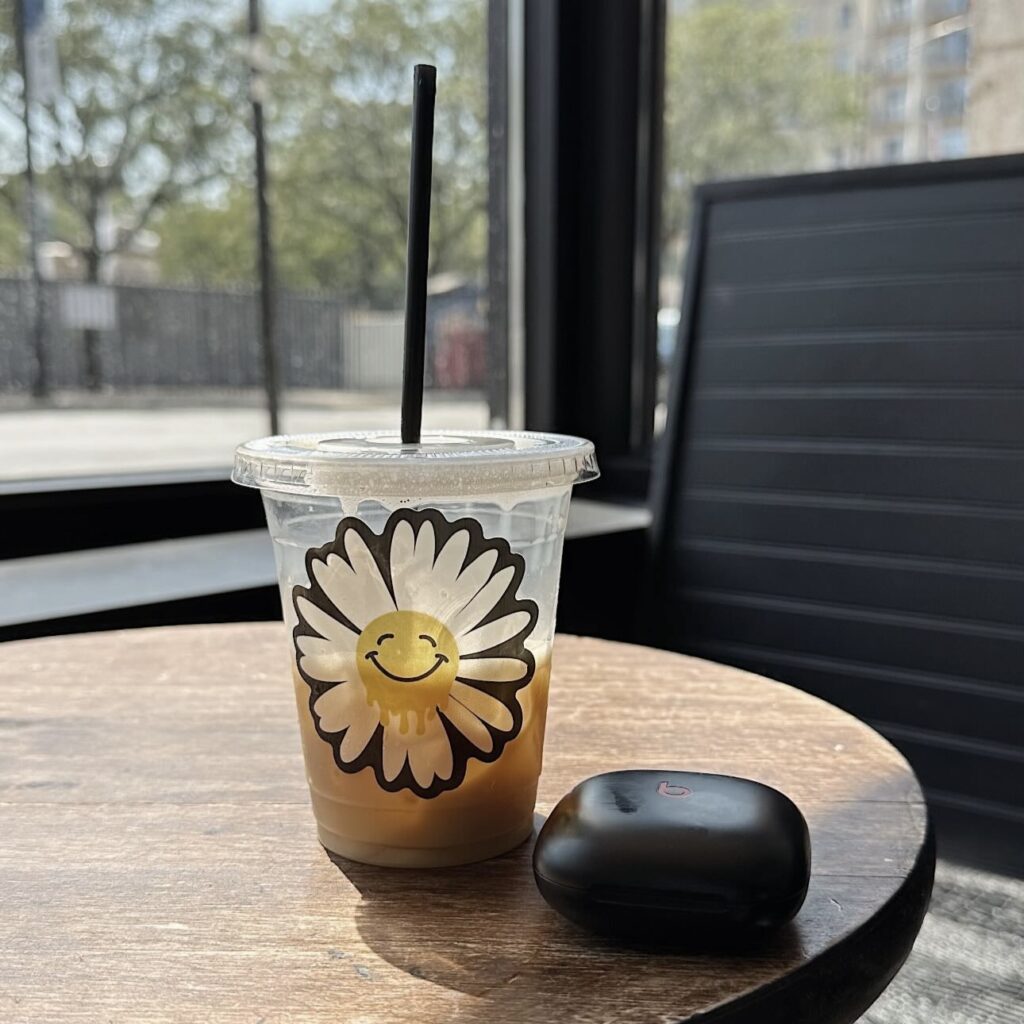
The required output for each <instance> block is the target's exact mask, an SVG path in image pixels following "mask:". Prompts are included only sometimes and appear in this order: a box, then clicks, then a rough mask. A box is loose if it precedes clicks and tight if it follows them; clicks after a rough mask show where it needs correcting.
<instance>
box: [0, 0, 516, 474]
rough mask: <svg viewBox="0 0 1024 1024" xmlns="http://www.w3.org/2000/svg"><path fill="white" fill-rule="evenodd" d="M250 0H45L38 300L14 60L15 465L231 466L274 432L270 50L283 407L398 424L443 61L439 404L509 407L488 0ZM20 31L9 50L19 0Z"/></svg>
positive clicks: (8, 298) (11, 268)
mask: <svg viewBox="0 0 1024 1024" xmlns="http://www.w3.org/2000/svg"><path fill="white" fill-rule="evenodd" d="M37 6H41V5H37ZM246 6H247V5H246V4H245V3H244V2H242V3H225V2H224V0H136V2H133V3H132V4H127V5H126V4H124V3H121V2H119V0H90V2H88V3H87V2H84V0H61V2H54V0H49V2H48V3H47V4H46V8H47V11H48V17H47V18H46V19H45V22H44V24H43V25H42V34H43V37H44V38H43V43H40V41H39V38H37V37H34V39H33V41H32V45H31V46H30V47H29V48H28V57H29V59H30V61H32V63H31V65H30V68H29V73H30V77H29V81H30V85H31V87H32V88H33V90H34V93H33V96H34V99H35V102H33V103H32V105H31V108H30V124H31V129H32V155H33V158H34V165H35V166H34V170H35V185H36V189H35V199H36V209H37V214H38V216H37V218H36V223H37V224H38V232H37V236H36V238H35V242H36V243H37V245H36V247H35V248H36V251H37V254H38V265H39V272H40V277H41V281H40V287H39V289H38V302H37V301H36V294H37V290H36V289H35V288H34V286H33V278H32V275H31V274H30V273H29V271H28V268H29V267H30V266H31V262H30V245H29V241H30V237H29V232H28V231H27V230H26V225H27V223H28V221H27V219H26V173H25V171H26V167H25V134H24V125H23V122H22V119H21V116H20V105H21V90H22V81H21V75H20V74H18V73H16V70H17V68H16V65H15V66H12V67H10V68H8V66H7V65H5V69H4V73H3V75H2V76H0V93H2V97H0V98H2V100H3V104H2V109H3V110H4V111H5V113H4V116H3V117H2V118H0V138H2V140H3V142H4V143H5V144H4V146H3V147H2V148H0V193H2V195H3V198H4V199H5V200H6V202H4V203H2V204H0V300H2V304H0V309H2V310H3V311H4V312H3V315H2V316H0V440H2V441H3V442H5V448H4V459H3V460H2V462H0V477H4V478H7V479H12V478H13V479H29V478H37V477H43V476H45V477H59V476H65V475H78V474H99V473H103V474H106V473H124V472H135V473H137V472H147V471H150V470H164V469H166V470H171V469H173V470H192V469H198V468H203V467H209V468H213V467H217V468H221V469H226V468H227V467H229V466H230V462H231V455H232V449H233V447H234V445H235V444H236V443H238V442H239V441H241V440H244V439H246V438H250V437H254V436H259V435H260V434H265V433H268V432H269V430H268V416H267V396H266V393H265V388H264V382H265V377H266V372H265V356H264V353H265V346H264V345H263V343H262V336H261V323H262V318H261V315H260V310H261V306H260V288H259V284H260V275H259V271H258V266H259V261H258V258H257V256H258V251H259V246H258V238H259V234H258V231H257V213H256V191H255V189H254V163H255V159H254V152H255V151H254V132H253V108H252V104H251V102H250V68H249V60H248V55H249V53H250V52H251V53H252V55H253V61H254V64H255V66H256V75H255V78H254V79H253V82H254V84H253V95H255V96H256V97H257V98H259V99H260V100H261V101H262V110H263V117H264V124H265V130H264V136H265V141H266V152H267V161H268V169H269V185H268V189H267V198H268V208H269V215H270V227H269V240H270V245H269V254H270V257H271V262H272V271H273V274H272V276H273V285H274V287H273V292H272V295H273V304H272V308H273V333H274V342H275V343H274V348H273V351H274V353H275V354H276V364H277V365H276V370H277V376H278V378H279V390H280V425H281V429H282V430H286V431H306V430H319V429H334V428H340V429H344V428H359V427H369V426H385V427H387V426H392V425H394V426H397V423H398V388H399V385H400V375H401V345H402V332H403V315H402V304H403V295H404V264H405V206H406V201H407V187H408V186H407V174H408V143H409V139H408V133H409V103H410V100H411V90H412V84H411V83H412V67H413V65H414V64H415V63H416V62H417V61H423V60H426V61H429V62H431V63H435V64H437V65H438V69H439V71H438V76H439V89H438V103H437V123H436V133H435V145H434V198H433V223H432V252H431V280H430V301H429V314H428V317H429V323H428V357H427V381H428V389H429V390H428V397H427V401H426V410H425V422H426V423H427V425H428V426H429V425H431V424H433V425H441V424H447V425H451V426H455V427H465V428H470V429H472V428H478V427H483V426H486V425H488V422H489V421H490V420H491V418H492V416H496V417H501V418H502V419H504V417H505V415H506V412H505V408H504V406H505V404H506V402H505V399H506V394H507V393H503V389H502V387H501V382H502V381H504V379H505V365H506V364H505V355H506V353H505V350H504V347H503V345H502V341H501V339H502V333H501V332H500V331H491V330H489V329H488V328H489V324H488V316H489V311H492V312H493V310H494V309H496V308H503V305H504V303H503V300H502V301H496V300H495V298H494V297H493V296H492V295H491V294H489V290H488V289H489V284H488V274H487V267H488V238H489V224H490V221H491V218H490V216H489V212H488V201H489V200H488V197H489V194H492V193H493V194H497V193H494V190H492V189H490V187H489V185H490V182H489V174H490V172H491V171H497V172H500V171H501V169H502V166H503V165H502V160H503V159H504V156H503V153H502V152H501V151H499V149H498V148H497V147H496V146H495V143H494V142H493V139H492V136H491V133H490V132H489V130H488V120H489V118H493V117H495V116H498V117H499V118H500V117H501V116H502V114H503V111H502V108H501V102H500V97H499V100H498V101H495V97H494V95H492V96H491V105H490V108H489V93H488V85H489V82H488V72H487V67H488V60H487V50H488V9H489V8H488V3H487V2H486V0H409V2H407V3H393V4H391V3H384V4H382V3H375V2H371V0H302V2H284V0H263V3H262V8H263V9H262V14H263V24H262V32H261V33H259V35H258V36H257V37H256V38H255V40H254V41H251V40H250V39H249V33H248V29H247V25H246V23H245V20H244V18H243V17H242V16H243V15H244V14H245V12H246ZM492 28H494V29H495V30H496V31H502V30H503V25H500V24H499V25H497V26H492ZM47 40H48V41H49V43H48V44H46V41H47ZM0 44H2V45H3V46H4V47H6V49H5V51H4V52H5V53H6V54H8V55H11V54H12V53H13V52H14V45H13V39H12V37H11V35H10V26H9V24H8V20H7V19H4V20H3V23H2V24H0ZM44 44H46V45H44ZM492 45H495V44H493V43H492ZM8 111H14V112H15V113H14V115H13V116H12V115H11V114H9V113H7V112H8ZM504 137H505V136H504V134H501V135H500V138H502V139H503V138H504ZM489 139H492V141H491V142H490V152H489ZM499 191H500V190H499ZM505 212H506V211H505V210H499V219H500V220H501V221H504V219H505V217H504V215H505ZM492 237H494V236H493V235H492ZM37 310H38V314H37ZM33 392H36V393H39V397H33Z"/></svg>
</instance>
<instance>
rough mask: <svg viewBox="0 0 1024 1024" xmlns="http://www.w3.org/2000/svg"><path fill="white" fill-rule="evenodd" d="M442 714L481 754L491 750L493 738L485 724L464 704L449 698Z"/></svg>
mask: <svg viewBox="0 0 1024 1024" xmlns="http://www.w3.org/2000/svg"><path fill="white" fill-rule="evenodd" d="M442 714H443V715H444V717H445V718H447V719H448V721H449V722H451V723H452V725H454V726H455V728H456V729H458V730H459V732H461V733H462V735H463V736H465V737H466V739H467V740H469V742H470V743H472V744H473V746H474V747H476V748H477V750H479V751H480V752H481V753H482V754H489V753H490V752H491V750H492V749H493V747H494V740H493V739H491V734H490V733H489V732H488V731H487V726H485V725H484V723H483V722H481V721H480V719H479V718H477V717H476V715H474V714H473V712H472V711H470V710H469V709H468V708H466V706H465V705H463V704H460V703H459V702H458V701H457V700H449V701H448V704H447V706H446V707H445V708H444V710H443V712H442Z"/></svg>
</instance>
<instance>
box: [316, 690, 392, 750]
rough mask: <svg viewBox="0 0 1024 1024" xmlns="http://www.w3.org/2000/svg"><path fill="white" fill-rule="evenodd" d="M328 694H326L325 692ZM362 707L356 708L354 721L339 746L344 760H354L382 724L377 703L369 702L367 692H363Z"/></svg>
mask: <svg viewBox="0 0 1024 1024" xmlns="http://www.w3.org/2000/svg"><path fill="white" fill-rule="evenodd" d="M325 696H326V694H325ZM360 697H361V707H359V708H357V709H354V712H353V717H352V723H351V725H349V727H348V732H346V733H345V736H344V738H343V739H342V741H341V747H340V748H339V750H340V753H341V758H342V760H343V761H354V760H355V759H356V758H357V757H358V756H359V755H360V754H361V753H362V752H363V751H364V750H365V749H366V744H367V743H369V742H370V740H371V738H372V737H373V734H374V733H375V732H376V731H377V726H378V725H380V717H379V715H378V713H377V705H376V704H368V703H367V701H366V696H365V694H361V695H360Z"/></svg>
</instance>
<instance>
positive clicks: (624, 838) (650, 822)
mask: <svg viewBox="0 0 1024 1024" xmlns="http://www.w3.org/2000/svg"><path fill="white" fill-rule="evenodd" d="M810 869H811V849H810V838H809V836H808V832H807V823H806V822H805V821H804V817H803V815H802V814H801V813H800V811H799V810H798V809H797V807H796V805H795V804H794V803H793V802H792V801H791V800H790V799H789V798H788V797H786V796H784V795H783V794H782V793H780V792H778V790H775V789H772V788H771V787H769V786H764V785H761V784H760V783H758V782H751V781H749V780H747V779H736V778H731V777H729V776H726V775H703V774H698V773H695V772H673V771H623V772H609V773H607V774H605V775H596V776H594V777H593V778H590V779H587V780H586V781H584V782H581V783H580V784H579V785H578V786H576V788H575V789H573V791H572V792H571V793H569V794H568V795H567V796H565V797H563V798H562V800H560V801H559V803H558V805H557V806H556V807H555V809H554V810H553V811H552V812H551V816H550V817H549V818H548V820H547V822H545V824H544V827H543V828H542V829H541V832H540V835H539V836H538V837H537V844H536V847H535V848H534V853H533V870H534V875H535V877H536V879H537V885H538V887H539V888H540V891H541V894H542V895H543V896H544V899H545V900H547V902H548V903H549V904H551V906H552V907H554V908H555V910H557V911H559V912H560V913H561V914H564V915H565V916H566V917H567V918H569V919H570V920H572V921H575V922H576V923H577V924H579V925H582V926H583V927H584V928H588V929H590V930H591V931H596V932H601V933H604V934H607V935H612V936H619V937H623V938H631V939H651V940H655V941H659V942H666V941H667V942H675V943H681V944H685V945H690V946H699V945H701V944H702V943H705V942H707V943H709V944H710V943H719V942H721V941H729V940H733V939H737V940H742V939H748V938H754V937H756V936H757V935H758V934H763V933H764V932H766V931H767V930H769V929H771V928H773V927H775V926H777V925H780V924H782V923H783V922H785V921H788V920H789V919H790V918H792V917H793V916H794V915H795V914H796V912H797V911H798V910H799V909H800V906H801V904H802V903H803V901H804V897H805V895H806V894H807V883H808V880H809V877H810Z"/></svg>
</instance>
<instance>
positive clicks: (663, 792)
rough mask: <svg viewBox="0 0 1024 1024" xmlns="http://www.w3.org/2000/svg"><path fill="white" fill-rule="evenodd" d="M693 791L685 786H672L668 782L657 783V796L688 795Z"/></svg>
mask: <svg viewBox="0 0 1024 1024" xmlns="http://www.w3.org/2000/svg"><path fill="white" fill-rule="evenodd" d="M692 792H693V790H692V789H687V788H686V787H685V786H673V785H672V784H671V783H669V782H659V783H658V796H689V795H690V794H691V793H692Z"/></svg>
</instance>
